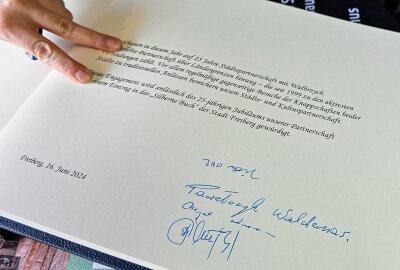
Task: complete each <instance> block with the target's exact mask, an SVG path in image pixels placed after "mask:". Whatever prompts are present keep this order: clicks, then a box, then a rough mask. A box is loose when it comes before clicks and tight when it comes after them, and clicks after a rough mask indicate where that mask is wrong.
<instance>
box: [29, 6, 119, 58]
mask: <svg viewBox="0 0 400 270" xmlns="http://www.w3.org/2000/svg"><path fill="white" fill-rule="evenodd" d="M32 19H33V20H34V21H35V22H36V23H38V24H39V25H40V26H41V27H43V28H44V29H46V30H48V31H50V32H52V33H54V34H56V35H59V36H61V37H63V38H65V39H68V40H71V41H74V42H76V43H79V44H81V45H85V46H88V47H92V48H96V49H100V50H104V51H117V50H119V49H121V48H122V42H121V40H120V39H118V38H115V37H113V36H109V35H106V34H102V33H99V32H96V31H94V30H92V29H89V28H87V27H84V26H82V25H79V24H77V23H75V22H73V21H71V20H69V19H68V18H65V17H63V16H60V15H58V14H56V13H54V12H52V11H50V10H37V11H36V12H34V14H32Z"/></svg>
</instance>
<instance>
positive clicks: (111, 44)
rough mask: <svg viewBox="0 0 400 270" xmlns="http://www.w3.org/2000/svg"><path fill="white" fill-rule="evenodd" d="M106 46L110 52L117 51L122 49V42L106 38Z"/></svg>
mask: <svg viewBox="0 0 400 270" xmlns="http://www.w3.org/2000/svg"><path fill="white" fill-rule="evenodd" d="M106 46H107V48H108V49H109V50H110V51H117V50H119V49H121V48H122V42H121V40H119V39H117V38H108V39H107V40H106Z"/></svg>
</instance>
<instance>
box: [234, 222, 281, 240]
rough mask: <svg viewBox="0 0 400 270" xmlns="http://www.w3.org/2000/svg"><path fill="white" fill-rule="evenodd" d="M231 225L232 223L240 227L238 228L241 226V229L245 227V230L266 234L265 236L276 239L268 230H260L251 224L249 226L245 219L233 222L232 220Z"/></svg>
mask: <svg viewBox="0 0 400 270" xmlns="http://www.w3.org/2000/svg"><path fill="white" fill-rule="evenodd" d="M231 223H232V224H236V225H238V226H241V227H243V228H245V229H248V230H251V231H255V232H262V233H265V235H267V236H270V237H272V238H276V236H275V235H273V234H272V233H270V232H268V231H266V230H263V229H260V228H259V227H255V226H253V225H250V224H248V223H245V221H244V218H242V219H240V220H235V219H232V220H231Z"/></svg>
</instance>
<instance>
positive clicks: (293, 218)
mask: <svg viewBox="0 0 400 270" xmlns="http://www.w3.org/2000/svg"><path fill="white" fill-rule="evenodd" d="M272 215H273V216H274V217H275V218H277V219H278V220H281V221H283V222H288V223H290V224H297V225H300V226H302V227H303V228H305V229H307V228H313V229H315V230H317V231H320V232H324V233H327V234H328V235H330V236H334V237H339V238H344V237H345V236H347V238H346V240H347V242H348V241H349V236H350V232H348V231H339V230H338V229H337V228H335V227H329V226H327V225H323V226H321V225H319V224H318V222H317V216H312V217H311V218H310V217H309V214H308V213H306V212H303V213H301V214H300V215H298V214H294V210H293V209H287V210H286V211H283V212H282V211H281V210H279V208H278V209H276V210H275V211H274V212H273V213H272Z"/></svg>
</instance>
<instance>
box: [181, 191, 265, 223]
mask: <svg viewBox="0 0 400 270" xmlns="http://www.w3.org/2000/svg"><path fill="white" fill-rule="evenodd" d="M185 187H186V188H187V189H189V191H188V194H193V195H194V196H196V197H199V198H202V199H204V200H209V201H212V202H215V203H218V204H221V205H227V206H231V207H235V208H239V209H240V210H239V211H238V212H236V211H235V212H234V214H233V215H232V216H231V217H232V218H233V217H236V216H238V215H241V214H243V213H246V212H251V213H257V212H258V210H259V209H260V207H261V205H262V204H263V203H264V202H265V201H266V199H265V198H259V199H258V200H256V201H254V202H253V203H247V204H246V203H242V202H240V201H237V200H236V199H235V198H234V195H236V194H238V193H239V192H237V191H230V190H224V191H221V190H220V189H221V187H220V186H215V185H206V184H189V185H186V186H185ZM214 191H219V192H220V194H217V195H215V194H213V192H214Z"/></svg>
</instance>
